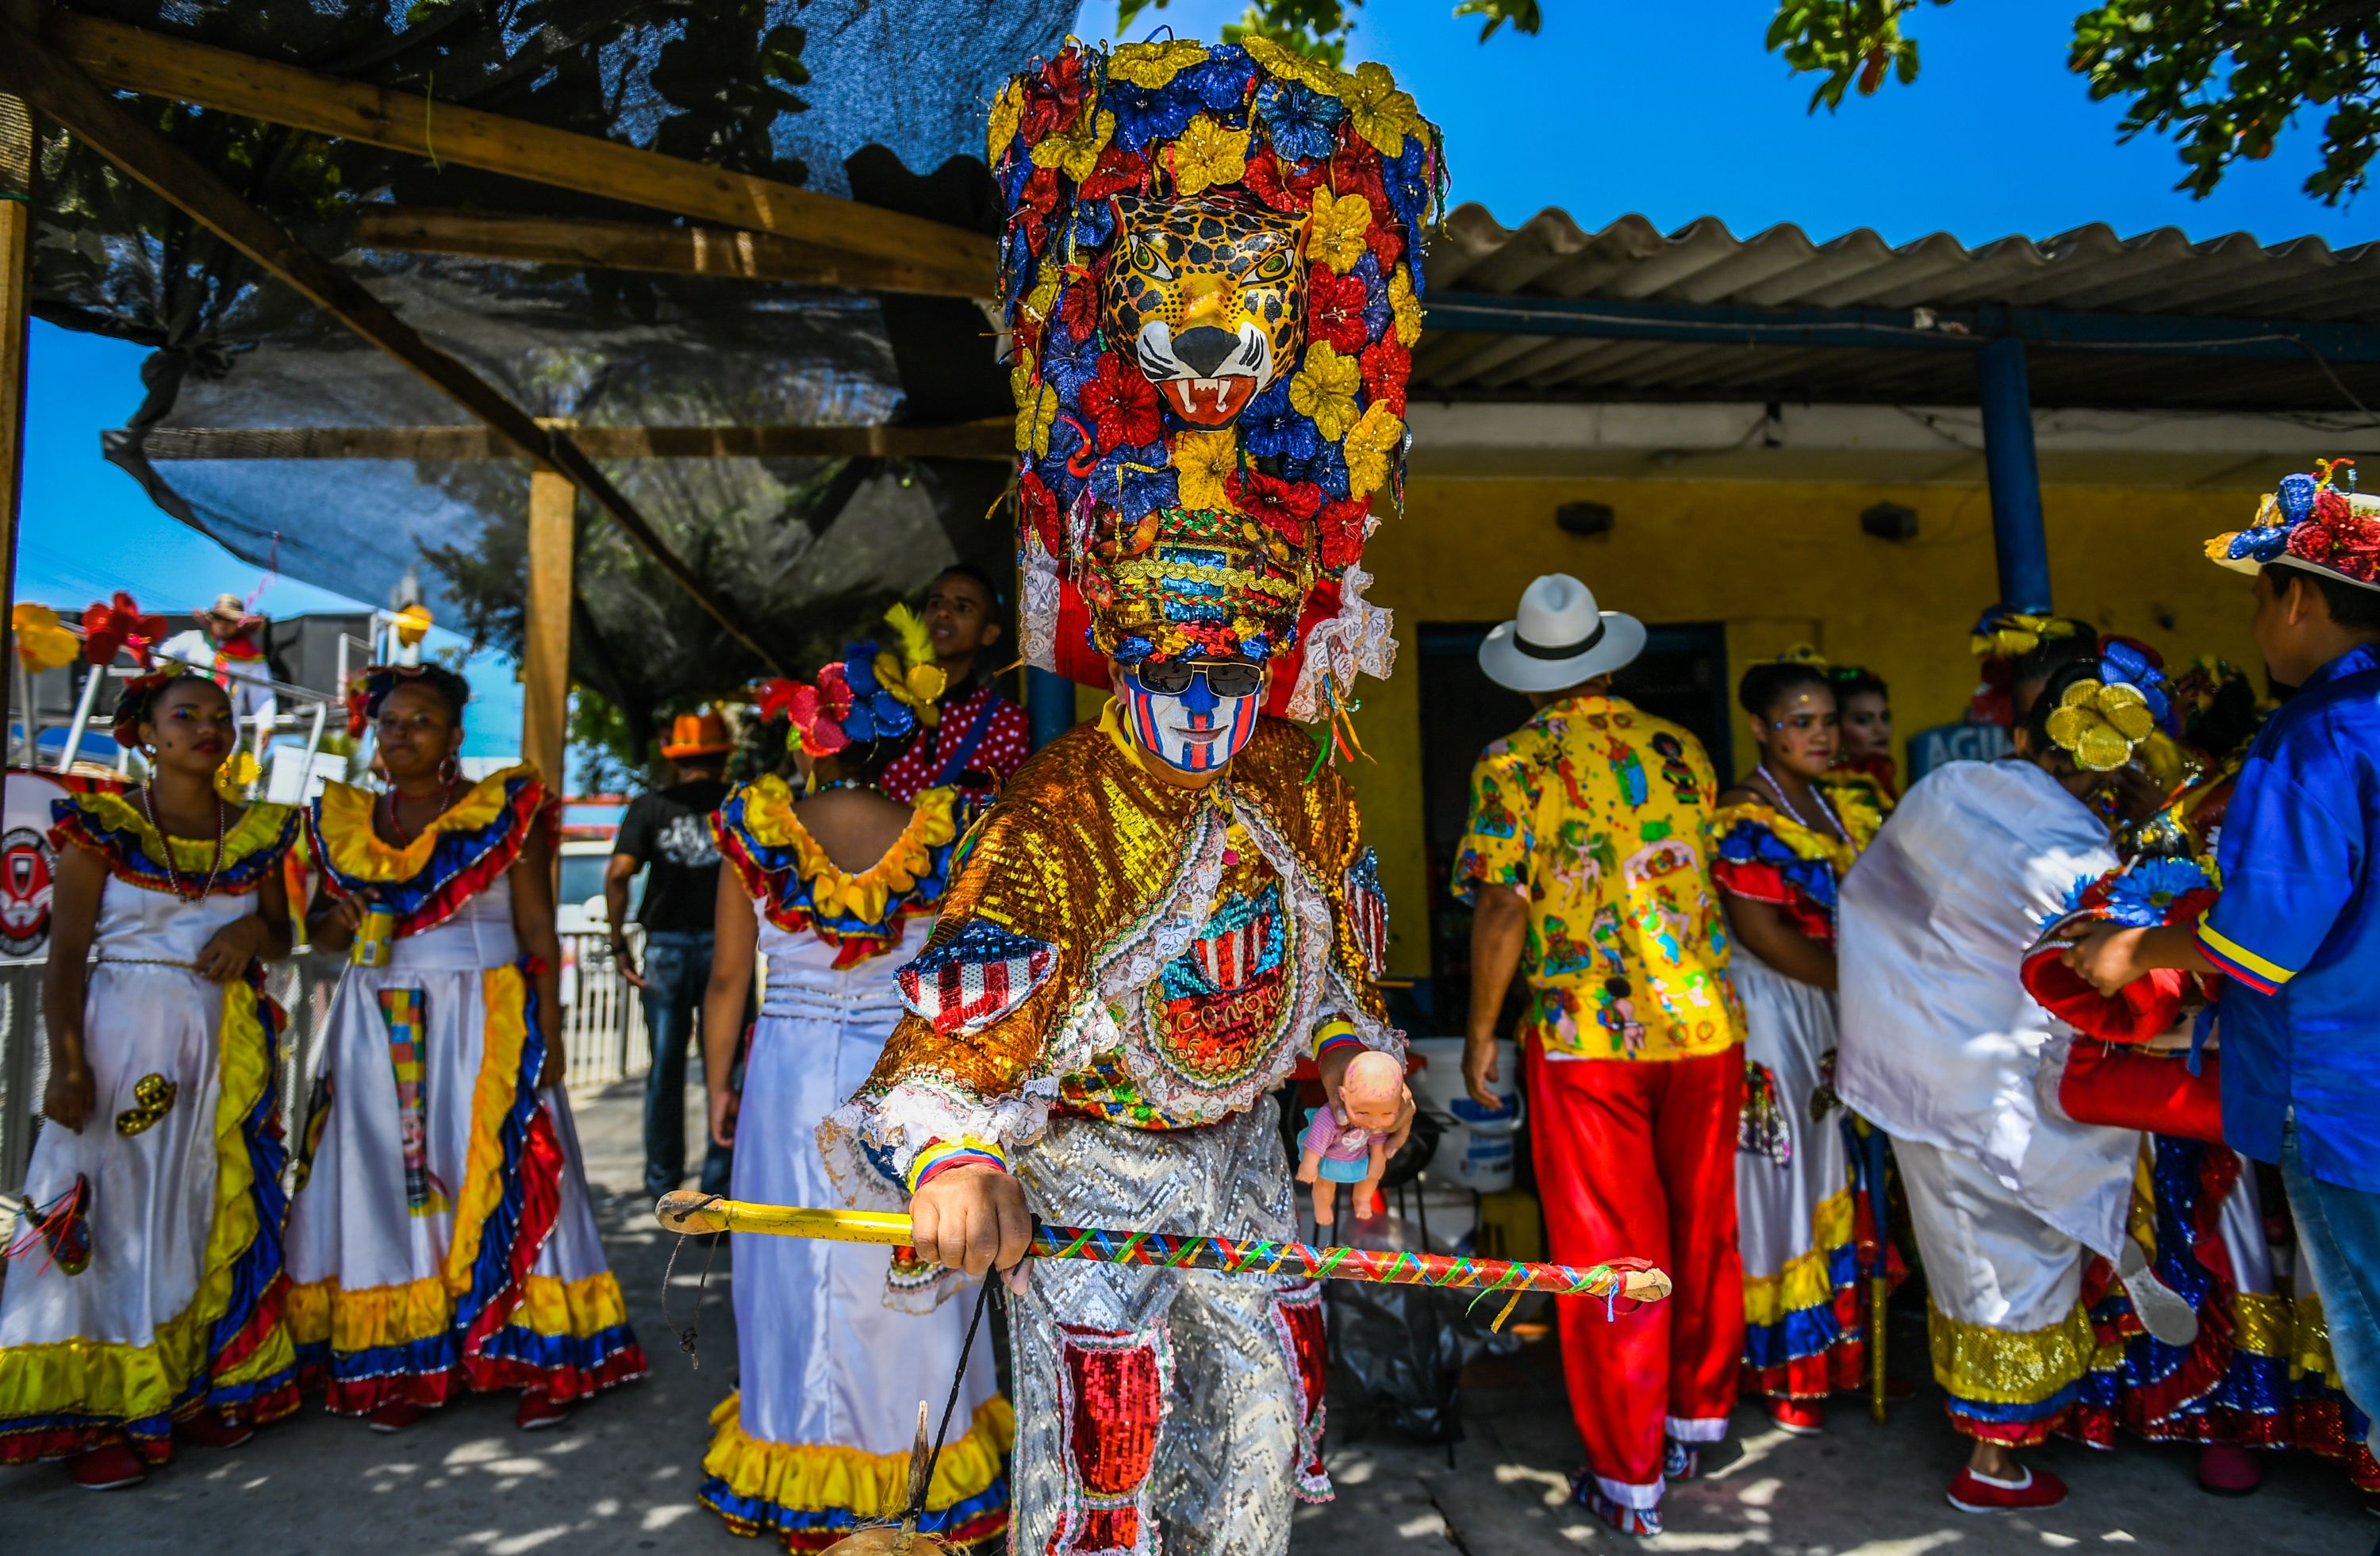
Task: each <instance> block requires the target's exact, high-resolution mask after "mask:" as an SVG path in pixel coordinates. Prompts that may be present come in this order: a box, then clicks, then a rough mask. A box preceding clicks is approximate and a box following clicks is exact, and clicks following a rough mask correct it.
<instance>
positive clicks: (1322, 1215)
mask: <svg viewBox="0 0 2380 1556" xmlns="http://www.w3.org/2000/svg"><path fill="white" fill-rule="evenodd" d="M1404 1081H1405V1073H1404V1069H1403V1066H1402V1065H1400V1064H1398V1063H1397V1062H1396V1061H1395V1060H1394V1059H1392V1058H1390V1056H1389V1055H1388V1054H1385V1053H1377V1052H1374V1053H1359V1054H1357V1055H1356V1056H1355V1057H1354V1060H1353V1061H1351V1062H1350V1063H1349V1064H1348V1065H1347V1074H1346V1076H1345V1077H1344V1078H1343V1079H1342V1081H1341V1082H1340V1085H1339V1105H1340V1107H1341V1108H1343V1109H1344V1110H1345V1111H1346V1114H1347V1121H1346V1122H1345V1123H1344V1124H1342V1123H1341V1122H1340V1121H1339V1115H1338V1114H1337V1113H1336V1112H1332V1111H1331V1110H1330V1108H1327V1107H1325V1108H1317V1109H1315V1110H1313V1111H1312V1112H1310V1113H1309V1114H1308V1115H1307V1119H1306V1124H1305V1134H1303V1135H1301V1136H1299V1137H1298V1140H1297V1143H1298V1147H1299V1149H1300V1150H1301V1151H1302V1153H1303V1154H1302V1155H1301V1156H1300V1158H1299V1160H1298V1163H1297V1181H1298V1182H1299V1183H1302V1184H1312V1185H1314V1224H1315V1225H1317V1226H1329V1225H1330V1223H1331V1222H1334V1221H1336V1220H1337V1219H1338V1215H1339V1209H1338V1198H1339V1185H1341V1184H1354V1185H1355V1214H1356V1217H1357V1218H1358V1219H1359V1220H1360V1219H1364V1218H1367V1217H1370V1216H1376V1215H1378V1214H1379V1213H1380V1209H1381V1207H1380V1175H1381V1174H1382V1173H1386V1172H1387V1171H1388V1170H1389V1150H1388V1140H1389V1132H1390V1130H1391V1129H1394V1128H1395V1127H1396V1123H1397V1109H1398V1107H1399V1106H1400V1104H1401V1102H1402V1100H1403V1096H1404Z"/></svg>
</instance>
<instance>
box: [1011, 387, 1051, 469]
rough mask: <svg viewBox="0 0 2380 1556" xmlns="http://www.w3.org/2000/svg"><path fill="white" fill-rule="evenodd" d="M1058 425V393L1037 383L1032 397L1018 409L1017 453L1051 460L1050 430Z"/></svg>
mask: <svg viewBox="0 0 2380 1556" xmlns="http://www.w3.org/2000/svg"><path fill="white" fill-rule="evenodd" d="M1057 424H1058V392H1057V391H1056V390H1055V389H1052V388H1050V386H1049V385H1048V384H1047V383H1035V384H1034V385H1033V393H1032V397H1031V398H1030V399H1028V400H1026V401H1025V402H1024V403H1022V404H1020V405H1019V406H1018V407H1016V452H1017V453H1019V454H1024V453H1026V452H1028V451H1029V452H1030V453H1031V454H1032V456H1033V457H1034V458H1036V459H1047V458H1049V457H1050V428H1052V427H1054V426H1056V425H1057Z"/></svg>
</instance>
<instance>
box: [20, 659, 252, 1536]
mask: <svg viewBox="0 0 2380 1556" xmlns="http://www.w3.org/2000/svg"><path fill="white" fill-rule="evenodd" d="M115 737H116V739H117V740H118V741H120V742H121V743H123V744H124V745H127V746H134V745H137V746H139V747H140V748H141V750H142V751H143V752H145V753H146V754H147V757H148V760H149V767H150V779H149V782H148V783H147V784H143V785H142V786H141V787H140V788H138V789H135V790H133V791H131V792H130V793H129V794H124V795H117V794H110V793H91V794H84V795H79V796H74V797H72V798H69V799H62V800H58V801H55V803H54V805H53V807H52V809H53V812H54V814H55V818H56V823H57V824H56V826H55V828H54V829H53V830H52V832H51V833H50V837H51V841H52V842H53V844H54V845H55V847H56V849H57V865H56V877H55V894H54V895H53V897H52V899H51V906H50V913H51V918H50V947H49V956H50V960H49V968H48V971H47V974H46V977H45V979H44V982H43V986H42V989H43V999H44V1008H45V1012H46V1015H47V1017H48V1023H49V1029H50V1079H49V1088H48V1091H47V1094H46V1095H45V1097H44V1098H43V1100H42V1111H43V1112H44V1114H45V1115H46V1118H47V1124H46V1126H45V1127H44V1128H43V1129H42V1134H41V1138H40V1139H39V1140H38V1141H37V1142H36V1143H35V1145H34V1147H33V1159H32V1163H31V1167H30V1173H29V1174H28V1176H27V1179H26V1184H25V1196H26V1200H27V1208H26V1213H25V1215H24V1217H23V1218H22V1220H21V1222H20V1223H19V1227H18V1233H17V1235H16V1236H15V1238H14V1239H13V1240H12V1242H11V1243H10V1246H9V1248H8V1252H9V1253H10V1254H11V1255H12V1256H15V1258H16V1259H17V1263H16V1266H15V1268H14V1269H12V1270H10V1271H9V1272H8V1279H7V1284H6V1292H5V1295H0V1464H26V1463H30V1462H32V1461H34V1460H38V1459H65V1460H67V1472H68V1473H69V1474H70V1475H71V1476H72V1477H74V1479H75V1481H76V1482H77V1483H78V1484H79V1485H81V1486H84V1487H87V1488H90V1489H93V1490H105V1489H111V1488H114V1487H119V1486H131V1485H137V1484H138V1483H139V1482H140V1481H141V1480H142V1479H143V1478H145V1477H146V1476H147V1473H148V1471H149V1470H150V1469H151V1468H153V1467H155V1466H157V1465H163V1464H164V1463H165V1462H166V1460H168V1459H169V1458H171V1457H172V1455H173V1452H174V1448H175V1446H176V1443H177V1442H178V1443H182V1444H190V1443H195V1444H198V1445H200V1446H203V1447H217V1448H228V1447H235V1446H237V1444H239V1443H241V1442H243V1441H247V1439H248V1437H249V1434H250V1432H251V1431H252V1430H253V1429H254V1428H255V1426H256V1425H257V1424H258V1423H260V1422H265V1421H272V1420H275V1419H278V1418H279V1417H281V1416H286V1415H288V1414H289V1413H290V1412H291V1411H293V1410H295V1409H296V1408H297V1368H296V1363H295V1360H294V1358H293V1356H292V1355H291V1351H290V1343H289V1333H288V1330H287V1328H286V1326H285V1323H284V1322H283V1316H282V1304H283V1297H284V1295H285V1289H286V1282H285V1280H284V1277H283V1274H282V1268H281V1220H282V1211H283V1208H284V1205H285V1200H284V1198H283V1197H282V1190H281V1183H280V1176H281V1169H282V1166H283V1163H284V1162H285V1160H286V1157H285V1152H284V1150H283V1148H282V1144H281V1138H280V1128H279V1124H280V1119H279V1089H278V1087H277V1086H276V1084H275V1082H276V1078H277V1076H278V1075H279V1065H280V1058H279V1051H278V1050H279V1040H280V1033H281V1026H282V1020H281V1012H280V1011H279V1010H278V1009H277V1008H276V1007H275V1006H274V1005H273V1002H272V1001H270V1000H268V999H266V998H265V997H264V996H263V994H262V992H261V987H262V969H261V967H260V966H258V963H259V961H260V959H263V958H272V957H278V956H285V955H287V954H288V953H289V942H290V933H289V899H288V894H287V892H286V890H285V887H284V884H283V881H282V878H281V863H282V858H283V857H284V856H285V854H286V853H287V852H288V850H289V845H290V844H291V843H292V842H293V841H294V840H295V838H296V836H297V816H296V814H295V813H294V812H292V811H291V810H290V809H289V808H287V807H286V806H278V805H250V806H248V807H245V808H242V807H240V806H238V805H236V804H233V803H231V802H230V801H229V800H227V799H225V797H223V796H222V795H220V794H218V793H217V792H216V789H215V786H214V777H215V773H216V771H217V769H218V768H220V767H221V765H222V764H223V762H224V760H225V759H226V758H227V757H229V756H230V755H231V753H232V752H233V751H235V750H236V749H237V748H238V743H239V741H238V733H237V725H236V724H235V723H234V721H233V718H232V711H231V702H230V699H228V698H227V697H225V694H224V691H223V688H222V687H218V686H216V685H215V684H214V683H213V682H212V681H210V680H207V679H205V678H204V677H202V676H197V675H173V674H171V673H160V674H157V675H149V676H142V677H140V678H137V679H135V680H133V681H131V682H130V683H128V685H127V687H126V688H125V691H124V696H123V700H122V701H121V702H120V703H119V704H118V706H117V709H116V715H115Z"/></svg>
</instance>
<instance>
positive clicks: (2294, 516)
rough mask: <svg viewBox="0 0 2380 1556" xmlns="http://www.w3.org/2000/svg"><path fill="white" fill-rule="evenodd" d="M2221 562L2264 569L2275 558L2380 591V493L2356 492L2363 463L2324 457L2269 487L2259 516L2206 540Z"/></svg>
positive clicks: (2212, 557) (2236, 569)
mask: <svg viewBox="0 0 2380 1556" xmlns="http://www.w3.org/2000/svg"><path fill="white" fill-rule="evenodd" d="M2206 554H2207V557H2208V558H2209V560H2211V561H2213V562H2214V563H2215V564H2216V565H2217V566H2220V567H2228V568H2230V569H2231V570H2232V571H2233V572H2235V573H2259V572H2262V571H2263V570H2264V569H2265V565H2266V564H2268V563H2276V562H2277V563H2279V564H2280V565H2283V566H2286V567H2300V568H2303V569H2304V570H2305V571H2307V572H2309V573H2320V574H2326V575H2328V576H2329V577H2334V578H2338V579H2340V580H2341V581H2343V582H2346V583H2350V584H2353V585H2355V586H2356V587H2357V588H2358V589H2372V590H2380V497H2372V496H2364V495H2362V494H2360V493H2358V492H2356V491H2355V461H2354V460H2352V459H2317V460H2315V461H2314V462H2313V470H2312V472H2310V473H2306V474H2300V475H2293V476H2284V477H2282V478H2281V483H2280V486H2279V488H2278V489H2277V490H2276V491H2273V492H2267V493H2265V500H2264V502H2263V503H2262V504H2258V506H2257V509H2256V522H2255V523H2253V524H2252V525H2250V526H2249V527H2248V528H2247V529H2234V530H2230V531H2228V533H2225V534H2221V535H2217V536H2216V537H2215V538H2214V539H2213V540H2211V541H2207V542H2206Z"/></svg>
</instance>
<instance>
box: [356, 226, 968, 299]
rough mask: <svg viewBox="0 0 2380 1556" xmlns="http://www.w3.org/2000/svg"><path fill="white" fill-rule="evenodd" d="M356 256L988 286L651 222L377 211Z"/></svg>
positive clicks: (932, 292)
mask: <svg viewBox="0 0 2380 1556" xmlns="http://www.w3.org/2000/svg"><path fill="white" fill-rule="evenodd" d="M355 242H356V247H357V248H358V249H398V250H400V251H402V252H406V253H414V254H468V255H470V256H471V257H473V258H475V259H483V260H515V261H520V262H522V263H525V264H551V265H570V266H572V267H574V268H577V269H581V270H635V271H650V272H658V273H660V274H668V275H702V276H713V277H719V278H723V279H727V280H734V281H790V282H793V283H795V284H796V285H799V286H841V287H846V288H848V289H850V290H853V291H868V292H916V293H922V294H924V295H927V296H930V297H962V298H973V297H977V296H980V295H981V294H982V292H983V290H984V282H983V281H982V280H981V279H980V278H968V279H964V280H962V279H959V278H954V277H953V276H952V275H951V274H949V273H948V272H945V271H939V270H933V269H930V268H929V267H927V266H924V265H916V264H910V263H907V262H905V261H898V260H872V259H862V258H859V257H857V256H856V255H854V254H853V253H852V252H851V251H850V250H849V249H834V248H830V247H827V246H825V245H823V244H818V243H805V242H803V241H802V240H800V239H799V238H792V237H778V236H777V235H776V234H774V233H766V232H744V231H740V230H738V229H736V228H733V227H665V226H661V225H656V224H653V223H650V222H600V221H591V220H584V219H581V218H577V217H570V216H527V215H516V214H514V213H509V212H500V211H437V210H431V209H427V208H425V207H421V206H404V205H367V206H364V207H363V208H362V209H361V211H360V213H358V217H357V220H356V236H355Z"/></svg>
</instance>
